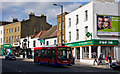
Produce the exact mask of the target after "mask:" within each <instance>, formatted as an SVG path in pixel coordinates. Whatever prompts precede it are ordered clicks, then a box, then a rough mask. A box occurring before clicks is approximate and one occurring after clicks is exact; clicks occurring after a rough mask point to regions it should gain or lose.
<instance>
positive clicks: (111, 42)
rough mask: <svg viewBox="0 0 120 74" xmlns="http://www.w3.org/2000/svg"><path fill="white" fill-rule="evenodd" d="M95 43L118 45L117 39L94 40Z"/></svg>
mask: <svg viewBox="0 0 120 74" xmlns="http://www.w3.org/2000/svg"><path fill="white" fill-rule="evenodd" d="M94 42H95V44H99V45H118V44H119V42H118V41H117V40H94Z"/></svg>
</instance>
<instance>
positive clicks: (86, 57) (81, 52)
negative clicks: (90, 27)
mask: <svg viewBox="0 0 120 74" xmlns="http://www.w3.org/2000/svg"><path fill="white" fill-rule="evenodd" d="M118 44H119V42H118V40H100V39H92V40H86V41H80V42H73V43H66V44H65V45H66V46H70V47H72V48H73V56H74V57H75V58H76V61H80V62H84V63H89V64H93V61H94V59H93V53H94V52H96V53H97V58H99V56H100V54H101V53H102V54H103V60H104V59H105V57H106V56H108V55H111V57H112V60H113V61H115V60H116V57H117V55H116V53H118V52H117V51H116V47H117V46H118ZM103 62H104V61H103Z"/></svg>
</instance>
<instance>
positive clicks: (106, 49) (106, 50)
mask: <svg viewBox="0 0 120 74" xmlns="http://www.w3.org/2000/svg"><path fill="white" fill-rule="evenodd" d="M101 53H102V54H103V58H105V57H106V56H108V55H111V57H112V59H114V46H102V47H101Z"/></svg>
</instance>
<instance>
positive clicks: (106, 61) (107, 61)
mask: <svg viewBox="0 0 120 74" xmlns="http://www.w3.org/2000/svg"><path fill="white" fill-rule="evenodd" d="M105 67H107V68H108V67H109V60H108V57H107V56H106V57H105Z"/></svg>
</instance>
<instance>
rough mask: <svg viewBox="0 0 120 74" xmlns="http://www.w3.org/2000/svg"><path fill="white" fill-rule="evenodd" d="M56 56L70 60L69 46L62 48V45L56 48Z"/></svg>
mask: <svg viewBox="0 0 120 74" xmlns="http://www.w3.org/2000/svg"><path fill="white" fill-rule="evenodd" d="M57 58H58V59H59V60H70V59H72V51H71V48H64V47H60V48H58V52H57Z"/></svg>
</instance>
